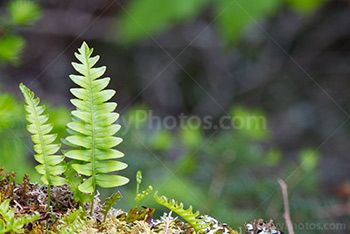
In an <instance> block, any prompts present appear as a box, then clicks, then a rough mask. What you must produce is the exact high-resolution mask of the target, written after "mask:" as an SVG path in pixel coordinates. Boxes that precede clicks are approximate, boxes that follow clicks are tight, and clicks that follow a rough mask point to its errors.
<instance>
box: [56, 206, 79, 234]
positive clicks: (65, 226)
mask: <svg viewBox="0 0 350 234" xmlns="http://www.w3.org/2000/svg"><path fill="white" fill-rule="evenodd" d="M84 213H85V212H84V211H83V209H82V208H81V207H80V208H79V209H75V210H70V211H68V212H67V214H65V215H63V216H62V217H61V218H60V219H59V221H58V222H59V224H58V225H57V227H55V230H54V231H55V232H53V233H61V234H73V233H77V230H79V229H81V228H82V227H83V226H85V225H86V220H85V219H84V218H83V217H82V216H83V214H84Z"/></svg>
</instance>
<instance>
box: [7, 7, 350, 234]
mask: <svg viewBox="0 0 350 234" xmlns="http://www.w3.org/2000/svg"><path fill="white" fill-rule="evenodd" d="M349 4H350V3H349V1H346V0H333V1H326V0H255V1H253V0H232V1H231V0H215V1H214V0H177V1H171V0H130V1H117V0H116V1H113V0H100V1H97V0H86V1H84V4H82V3H81V1H77V0H72V1H67V0H60V1H58V0H57V1H56V0H50V1H47V0H45V1H43V0H41V1H28V0H12V1H9V0H7V1H0V92H1V93H0V166H5V170H9V171H12V170H16V171H18V180H21V177H22V176H23V174H24V173H29V174H30V175H31V179H32V182H33V181H38V182H40V181H39V175H38V174H37V173H36V172H35V170H34V166H35V161H34V160H33V157H32V154H33V150H32V143H31V141H30V136H29V134H28V133H27V132H26V122H25V117H24V108H23V105H24V101H23V99H22V96H21V95H20V92H19V89H18V84H19V83H20V82H23V83H25V84H26V85H27V86H28V87H29V88H31V89H32V90H33V91H34V92H35V93H36V95H38V96H39V97H40V98H41V100H42V102H43V103H44V104H46V106H48V110H47V113H50V121H52V122H54V123H55V129H54V130H55V131H56V132H57V133H58V134H59V138H62V137H64V136H65V125H66V123H67V122H68V121H69V118H70V116H69V112H70V109H72V105H70V103H69V99H70V98H71V96H70V93H69V88H70V87H72V85H73V84H72V82H71V81H70V80H69V78H68V75H69V74H71V73H73V69H72V67H71V65H70V62H71V61H73V60H74V56H73V53H74V52H75V51H76V49H77V48H78V47H79V46H80V44H81V42H82V41H83V40H85V41H87V42H88V44H89V45H90V46H91V47H93V48H95V53H96V54H99V55H101V61H100V62H99V65H107V73H106V75H107V76H110V77H112V81H111V84H110V87H111V88H114V89H116V90H117V91H118V93H117V95H116V97H115V98H114V101H116V102H118V104H119V106H118V108H117V111H118V112H119V113H120V114H121V118H120V120H119V121H120V124H121V125H122V130H120V132H119V133H118V135H119V136H121V137H123V139H124V142H123V143H122V144H121V145H120V146H119V149H120V150H121V151H122V152H124V153H125V155H126V156H125V158H124V159H123V161H124V162H126V163H128V165H129V167H128V169H126V170H125V171H123V173H122V174H124V175H126V176H128V177H129V178H131V182H130V183H129V184H128V185H127V186H124V187H122V188H120V189H121V191H122V194H123V196H124V198H123V200H122V201H121V202H119V203H117V206H118V207H119V208H122V209H124V210H128V209H130V208H131V207H132V206H133V205H134V194H135V189H136V182H135V179H134V178H135V175H136V172H137V170H141V171H142V172H143V183H142V185H141V189H146V188H147V186H148V185H152V186H153V187H154V189H155V190H159V191H160V194H164V195H166V196H167V197H170V198H175V199H176V200H179V201H182V202H184V204H185V205H186V206H188V205H192V206H194V208H195V209H196V210H197V209H198V210H200V212H201V213H202V214H209V215H212V216H214V217H216V218H217V219H219V220H220V221H222V222H226V223H228V224H229V225H231V226H232V227H238V226H242V224H243V223H244V222H245V221H249V220H250V219H254V218H264V219H267V220H268V219H270V218H273V219H275V221H276V223H279V224H280V225H283V222H284V221H283V216H282V214H283V202H282V197H281V192H280V189H279V186H278V183H277V178H282V179H284V180H285V181H286V182H287V184H288V186H289V192H290V206H291V215H292V220H293V221H294V222H295V224H296V225H298V224H299V226H297V228H296V230H295V232H296V233H315V234H316V233H318V234H319V233H350V232H349V228H350V226H349V225H350V219H349V214H350V212H349V210H350V208H349V197H350V191H349V190H350V189H349V187H350V185H349V183H350V173H349V171H350V158H349V156H348V154H349V153H348V152H349V151H350V145H349V133H350V125H349V122H348V120H349V114H350V105H349V103H350V102H349V100H350V92H348V90H349V88H350V82H349V75H350V66H349V61H350V60H349V58H350V53H349V48H350V40H349V38H350V30H349V28H350V7H349ZM181 116H186V119H187V121H184V123H185V124H180V123H182V122H181V121H180V120H181ZM252 117H258V118H260V119H262V120H264V122H263V123H262V122H258V123H255V124H249V121H248V120H249V119H250V118H252ZM229 118H231V119H232V120H235V121H236V122H235V124H236V127H233V128H232V127H231V128H226V127H223V125H222V123H225V126H226V125H227V124H228V122H230V121H229ZM198 119H200V120H202V121H203V120H204V119H209V120H210V123H211V124H212V126H211V127H205V126H204V124H203V125H199V126H196V123H197V122H196V121H198ZM223 119H224V120H226V121H222V120H223ZM191 120H192V121H191ZM172 123H175V124H174V125H172ZM218 126H219V127H218ZM237 126H240V127H237ZM100 192H101V196H102V198H104V197H106V196H108V195H110V193H111V192H113V191H112V190H106V189H100ZM141 205H144V206H147V207H156V208H157V212H158V213H157V215H161V214H162V212H163V211H165V210H163V209H162V207H159V206H158V205H157V204H156V203H155V202H154V201H153V199H145V201H142V204H141ZM327 223H328V224H337V223H340V224H341V225H345V227H346V228H347V229H345V230H344V226H341V227H338V229H333V230H325V227H324V226H322V225H324V224H327ZM307 224H319V225H321V226H320V227H321V228H313V226H310V227H311V228H306V227H305V226H306V225H307ZM284 231H286V228H284Z"/></svg>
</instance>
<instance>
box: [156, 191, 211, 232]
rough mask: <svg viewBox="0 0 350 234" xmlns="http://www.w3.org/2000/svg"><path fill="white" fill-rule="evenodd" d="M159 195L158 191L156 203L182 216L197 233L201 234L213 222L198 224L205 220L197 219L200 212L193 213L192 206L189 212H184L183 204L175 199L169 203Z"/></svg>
mask: <svg viewBox="0 0 350 234" xmlns="http://www.w3.org/2000/svg"><path fill="white" fill-rule="evenodd" d="M157 194H158V191H157V192H155V194H154V199H155V200H156V202H158V203H159V204H161V205H163V206H165V207H167V208H169V209H170V210H172V211H173V212H175V213H177V214H178V215H180V216H181V217H182V218H183V219H185V220H186V221H187V222H188V223H189V224H191V226H192V227H193V228H194V230H195V231H196V233H199V232H200V231H201V230H203V229H205V228H207V227H208V226H209V225H210V224H211V222H210V223H206V224H202V223H198V222H202V221H204V220H205V218H203V219H197V218H196V217H198V216H199V211H197V212H196V213H193V212H192V206H190V207H189V208H188V209H187V210H184V205H183V204H182V203H180V204H178V202H177V201H175V200H174V199H171V200H170V201H168V199H167V198H166V197H165V196H161V197H159V196H158V195H157Z"/></svg>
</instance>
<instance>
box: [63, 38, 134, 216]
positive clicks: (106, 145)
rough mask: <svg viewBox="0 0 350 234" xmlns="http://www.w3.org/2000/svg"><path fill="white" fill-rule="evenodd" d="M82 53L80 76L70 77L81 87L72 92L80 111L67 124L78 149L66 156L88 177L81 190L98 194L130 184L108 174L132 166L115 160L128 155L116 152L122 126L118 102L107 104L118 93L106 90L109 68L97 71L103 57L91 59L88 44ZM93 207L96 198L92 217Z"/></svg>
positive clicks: (79, 56) (69, 142)
mask: <svg viewBox="0 0 350 234" xmlns="http://www.w3.org/2000/svg"><path fill="white" fill-rule="evenodd" d="M78 51H79V53H75V56H76V58H77V59H78V60H79V61H80V62H81V63H74V62H73V63H72V66H73V67H74V69H75V70H76V71H77V72H79V73H80V75H70V78H71V80H72V81H73V82H74V83H75V84H77V85H78V86H80V87H81V88H72V89H71V90H70V91H71V93H72V94H73V95H74V96H75V97H76V99H71V102H72V104H73V105H74V106H75V107H76V108H77V109H76V110H75V111H72V121H71V122H70V123H68V124H67V127H68V131H69V133H70V134H71V135H70V136H68V137H67V138H66V139H65V142H66V144H67V145H69V146H72V147H74V149H71V150H67V151H65V152H64V154H65V156H66V157H67V158H70V159H73V160H75V161H74V163H72V168H74V170H75V171H76V172H78V173H79V174H81V175H84V176H86V177H87V179H86V180H85V181H84V182H83V183H81V184H80V185H79V186H78V189H79V190H80V191H81V192H83V193H89V194H92V195H95V193H96V185H99V186H101V187H104V188H111V187H117V186H121V185H124V184H126V183H128V182H129V179H128V178H126V177H123V176H119V175H106V173H109V172H114V171H119V170H123V169H125V168H126V167H127V166H128V165H127V164H126V163H122V162H119V161H116V160H113V159H117V158H121V157H123V156H124V154H123V153H121V152H120V151H117V150H115V149H112V148H113V147H115V146H117V145H119V144H120V143H121V142H122V138H119V137H115V136H113V135H114V134H115V133H116V132H117V131H118V130H119V129H120V125H118V124H114V122H115V121H116V120H117V119H118V117H119V114H117V113H115V112H113V111H114V110H115V108H116V107H117V103H115V102H107V101H108V100H110V99H111V98H112V97H113V96H114V94H115V91H114V90H112V89H105V88H106V87H107V85H108V84H109V82H110V79H111V78H109V77H106V78H100V77H101V76H102V75H103V74H104V73H105V71H106V67H105V66H103V67H98V68H93V66H94V65H95V64H96V63H97V62H98V60H99V58H100V57H99V56H94V57H91V55H92V52H93V49H90V48H89V47H88V45H87V44H86V43H85V42H84V43H83V44H82V46H81V47H80V48H79V49H78ZM98 78H100V79H98ZM93 207H94V199H92V205H91V214H92V211H93Z"/></svg>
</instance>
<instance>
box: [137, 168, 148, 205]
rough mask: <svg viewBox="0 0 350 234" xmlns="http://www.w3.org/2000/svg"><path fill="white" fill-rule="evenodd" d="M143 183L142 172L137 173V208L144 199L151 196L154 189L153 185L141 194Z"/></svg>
mask: <svg viewBox="0 0 350 234" xmlns="http://www.w3.org/2000/svg"><path fill="white" fill-rule="evenodd" d="M141 182H142V172H141V171H137V173H136V197H135V206H134V207H136V206H137V204H138V203H139V202H140V201H141V200H142V199H144V198H145V197H147V196H148V195H150V194H151V192H152V191H153V187H152V186H151V185H149V186H148V189H147V190H144V191H142V192H141V193H139V191H140V184H141Z"/></svg>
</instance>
